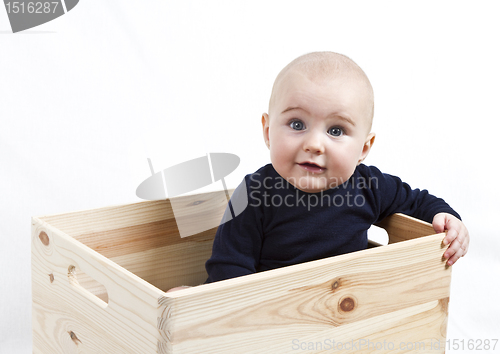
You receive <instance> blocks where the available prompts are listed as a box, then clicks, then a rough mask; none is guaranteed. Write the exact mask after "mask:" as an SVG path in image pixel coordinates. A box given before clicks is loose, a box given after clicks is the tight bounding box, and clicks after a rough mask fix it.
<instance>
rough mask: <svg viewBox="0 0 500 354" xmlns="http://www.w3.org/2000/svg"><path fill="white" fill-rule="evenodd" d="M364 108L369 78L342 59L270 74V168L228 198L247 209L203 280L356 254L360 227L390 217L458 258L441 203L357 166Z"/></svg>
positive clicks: (230, 227) (367, 123)
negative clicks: (428, 227) (402, 217)
mask: <svg viewBox="0 0 500 354" xmlns="http://www.w3.org/2000/svg"><path fill="white" fill-rule="evenodd" d="M373 110H374V98H373V90H372V86H371V84H370V81H369V80H368V78H367V76H366V75H365V73H364V72H363V70H361V68H360V67H359V66H358V65H357V64H355V63H354V62H353V61H352V60H351V59H349V58H347V57H346V56H344V55H341V54H337V53H332V52H317V53H309V54H306V55H303V56H301V57H299V58H297V59H295V60H294V61H292V62H291V63H290V64H288V65H287V66H286V67H285V68H284V69H283V70H282V71H281V72H280V73H279V75H278V77H277V78H276V81H275V83H274V86H273V89H272V93H271V98H270V101H269V113H268V114H267V113H264V114H263V115H262V129H263V134H264V141H265V143H266V145H267V147H268V148H269V150H270V154H271V164H268V165H266V166H264V167H262V168H260V169H259V170H257V171H256V172H255V173H253V174H250V175H247V176H246V177H245V179H244V181H243V182H242V184H241V185H240V186H239V187H238V188H237V189H236V190H235V192H234V193H233V196H232V198H231V201H230V203H229V204H230V205H231V206H232V207H233V208H234V207H238V204H239V205H242V204H245V203H246V201H247V200H248V206H246V208H245V209H244V211H243V212H241V213H240V214H239V215H238V216H236V217H235V218H234V219H232V220H229V221H227V222H224V223H222V224H221V225H220V226H219V228H218V230H217V234H216V236H215V240H214V244H213V250H212V256H211V258H210V259H209V260H208V261H207V263H206V269H207V273H208V279H207V281H206V282H207V283H210V282H214V281H219V280H223V279H228V278H233V277H238V276H242V275H246V274H251V273H255V272H259V271H265V270H269V269H274V268H279V267H283V266H288V265H292V264H298V263H302V262H307V261H311V260H315V259H320V258H325V257H331V256H335V255H339V254H343V253H348V252H353V251H358V250H362V249H365V248H366V247H367V230H368V228H369V227H370V226H371V225H372V224H374V223H376V222H378V221H380V220H382V219H384V218H385V217H387V216H389V215H391V214H394V213H404V214H407V215H410V216H414V217H416V218H419V219H422V220H425V221H428V222H432V225H433V227H434V229H435V231H436V232H443V231H445V230H447V235H446V237H445V238H444V240H443V243H444V244H445V245H448V244H449V247H448V248H447V250H446V251H445V252H444V255H443V257H444V258H445V259H447V263H448V265H452V264H454V263H455V262H456V261H457V260H458V259H459V258H460V257H462V256H464V255H465V254H466V253H467V249H468V245H469V234H468V231H467V228H466V227H465V225H464V224H463V223H462V221H461V220H460V217H459V215H458V214H457V213H456V212H455V211H454V210H453V209H452V208H451V207H450V206H449V205H448V204H446V203H445V202H444V201H443V200H442V199H440V198H437V197H435V196H432V195H430V194H429V193H428V192H427V191H426V190H419V189H415V190H412V189H411V188H410V187H409V186H408V184H406V183H404V182H402V181H401V180H400V179H399V178H398V177H396V176H392V175H388V174H384V173H382V172H380V171H379V170H378V169H377V168H376V167H373V166H366V165H364V164H362V162H363V160H364V159H365V158H366V156H367V155H368V153H369V152H370V149H371V148H372V146H373V143H374V140H375V134H374V133H372V132H371V125H372V119H373ZM243 201H244V202H243ZM229 212H230V209H229V208H228V210H226V213H229ZM228 219H230V218H228Z"/></svg>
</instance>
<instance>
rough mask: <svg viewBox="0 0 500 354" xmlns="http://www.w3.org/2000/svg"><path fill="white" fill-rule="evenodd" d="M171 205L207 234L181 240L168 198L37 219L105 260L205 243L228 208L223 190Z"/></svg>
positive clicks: (185, 220) (194, 196)
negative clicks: (168, 246)
mask: <svg viewBox="0 0 500 354" xmlns="http://www.w3.org/2000/svg"><path fill="white" fill-rule="evenodd" d="M233 191H234V190H230V191H229V193H230V194H232V192H233ZM172 202H174V203H175V204H176V214H177V215H178V216H179V217H180V218H181V219H182V221H183V222H185V223H190V222H192V223H195V224H197V225H198V226H197V227H199V228H201V229H204V226H205V225H207V226H206V228H205V229H206V230H209V231H205V232H201V233H199V234H198V235H195V236H190V237H188V238H184V239H183V238H181V237H180V235H179V231H178V229H177V223H176V219H175V218H174V214H173V211H172V205H171V202H170V200H169V199H167V200H161V201H146V202H139V203H134V204H127V205H119V206H110V207H105V208H98V209H91V210H84V211H78V212H72V213H65V214H58V215H50V216H43V217H39V219H40V220H42V221H45V222H47V223H48V224H50V225H51V226H53V227H55V228H57V229H59V230H60V231H62V232H64V233H65V234H67V235H69V236H71V237H73V238H75V239H76V240H78V241H80V242H82V243H83V244H85V245H87V246H89V247H91V248H92V249H94V250H96V251H98V252H100V253H101V254H103V255H105V256H106V257H113V256H118V255H123V254H126V253H129V252H135V251H136V250H138V251H143V250H145V249H154V248H156V247H161V246H162V245H165V244H171V243H180V242H186V241H185V240H188V239H189V238H192V237H194V238H195V239H193V240H196V238H199V239H202V240H205V239H206V238H207V236H208V237H212V238H213V236H214V234H215V230H216V226H218V223H219V222H220V220H221V219H222V215H223V213H224V210H225V207H226V205H227V199H226V194H225V192H224V191H216V192H208V193H203V194H196V195H188V196H182V197H176V198H173V199H172ZM214 225H215V227H214Z"/></svg>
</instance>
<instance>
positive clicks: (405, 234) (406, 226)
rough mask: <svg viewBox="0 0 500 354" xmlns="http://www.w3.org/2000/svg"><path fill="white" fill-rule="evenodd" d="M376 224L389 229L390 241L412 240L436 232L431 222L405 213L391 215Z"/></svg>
mask: <svg viewBox="0 0 500 354" xmlns="http://www.w3.org/2000/svg"><path fill="white" fill-rule="evenodd" d="M376 225H377V226H380V227H382V228H384V229H385V230H386V231H387V234H388V235H389V243H396V242H401V241H406V240H412V239H415V238H418V237H422V236H428V235H434V234H435V233H436V232H435V231H434V228H433V227H432V225H431V224H429V223H427V222H425V221H422V220H419V219H416V218H413V217H411V216H408V215H403V214H393V215H390V216H388V217H387V218H385V219H384V220H382V221H381V222H379V223H377V224H376ZM443 238H444V237H443Z"/></svg>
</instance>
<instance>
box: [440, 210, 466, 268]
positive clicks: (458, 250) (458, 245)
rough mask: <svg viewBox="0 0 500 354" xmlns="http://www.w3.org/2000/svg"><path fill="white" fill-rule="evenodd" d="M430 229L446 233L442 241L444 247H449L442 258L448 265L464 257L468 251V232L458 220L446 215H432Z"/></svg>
mask: <svg viewBox="0 0 500 354" xmlns="http://www.w3.org/2000/svg"><path fill="white" fill-rule="evenodd" d="M432 227H434V230H435V231H436V232H444V231H445V230H446V231H448V232H447V234H446V237H445V238H444V239H443V244H444V245H445V246H446V245H448V244H449V245H450V246H449V247H448V249H447V250H446V251H445V252H444V254H443V257H444V258H445V259H448V262H447V263H448V265H450V266H451V265H452V264H454V263H455V262H456V261H457V260H458V259H459V258H460V257H463V256H465V255H466V253H467V250H468V249H469V231H467V228H466V227H465V225H464V223H463V222H462V221H460V219H458V218H457V217H455V216H453V215H451V214H448V213H439V214H436V215H434V219H433V220H432Z"/></svg>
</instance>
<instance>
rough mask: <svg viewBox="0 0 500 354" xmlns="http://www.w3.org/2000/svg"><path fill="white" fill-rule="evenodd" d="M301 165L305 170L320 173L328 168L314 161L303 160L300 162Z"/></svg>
mask: <svg viewBox="0 0 500 354" xmlns="http://www.w3.org/2000/svg"><path fill="white" fill-rule="evenodd" d="M299 166H300V167H302V168H303V169H304V170H306V171H309V172H313V173H320V172H323V171H324V170H326V168H324V167H321V166H319V165H316V164H315V163H313V162H302V163H299Z"/></svg>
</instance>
